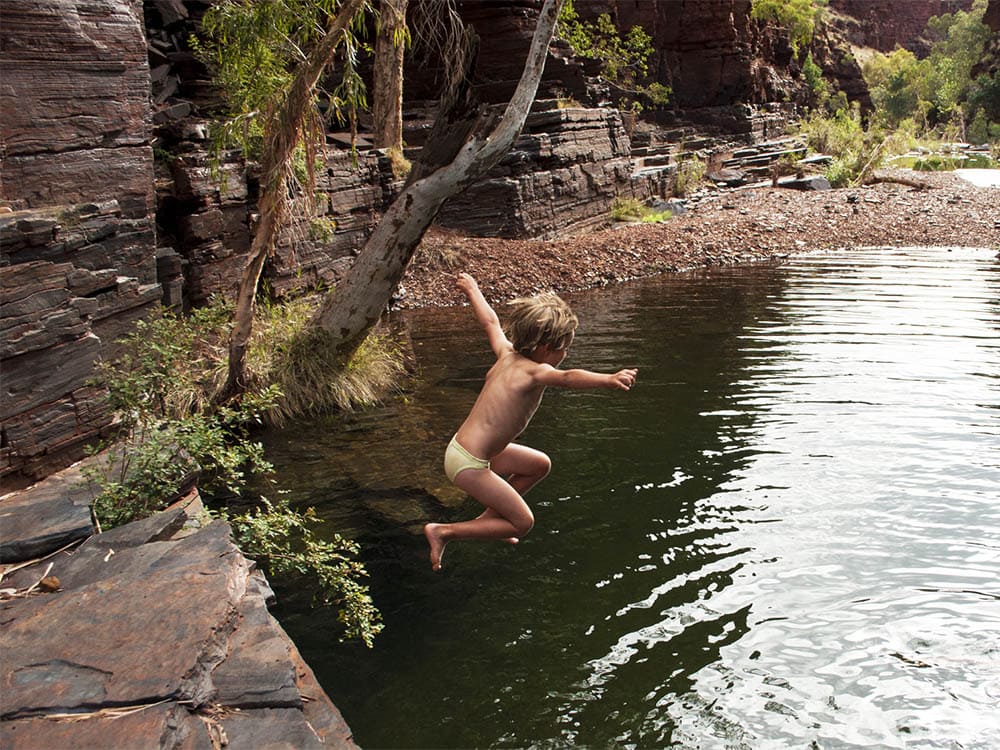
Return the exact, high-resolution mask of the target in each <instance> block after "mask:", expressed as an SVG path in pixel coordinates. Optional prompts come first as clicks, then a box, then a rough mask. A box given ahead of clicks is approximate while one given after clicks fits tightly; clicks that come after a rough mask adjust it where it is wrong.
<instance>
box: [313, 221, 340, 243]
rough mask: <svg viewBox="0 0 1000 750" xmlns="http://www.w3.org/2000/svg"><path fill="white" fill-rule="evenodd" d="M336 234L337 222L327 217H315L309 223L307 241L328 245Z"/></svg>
mask: <svg viewBox="0 0 1000 750" xmlns="http://www.w3.org/2000/svg"><path fill="white" fill-rule="evenodd" d="M336 233H337V222H336V221H335V220H334V219H332V218H330V217H329V216H317V217H315V218H314V219H312V220H310V222H309V239H311V240H312V241H313V242H323V243H330V242H333V238H334V236H335V235H336Z"/></svg>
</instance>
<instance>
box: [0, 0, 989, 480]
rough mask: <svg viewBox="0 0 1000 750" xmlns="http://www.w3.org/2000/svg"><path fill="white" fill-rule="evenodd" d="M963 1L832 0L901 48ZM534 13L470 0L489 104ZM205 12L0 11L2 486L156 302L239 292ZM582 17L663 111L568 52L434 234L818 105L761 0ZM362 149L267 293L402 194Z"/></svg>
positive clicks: (80, 418)
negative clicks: (647, 74) (631, 54)
mask: <svg viewBox="0 0 1000 750" xmlns="http://www.w3.org/2000/svg"><path fill="white" fill-rule="evenodd" d="M993 1H994V3H995V2H996V0H993ZM886 2H888V0H886ZM970 2H971V0H909V1H908V2H906V3H903V4H902V5H904V6H905V9H906V10H905V12H899V11H898V8H897V12H894V13H888V12H886V13H884V14H882V16H881V17H879V18H874V19H873V18H872V17H871V8H872V5H874V4H878V3H882V0H833V5H832V7H833V8H834V9H835V11H836V13H838V14H841V15H842V16H844V17H848V14H854V15H855V16H856V17H857V18H859V19H862V20H864V21H865V23H867V24H868V26H867V27H866V28H868V29H869V32H867V33H871V34H877V39H876V37H872V38H873V39H876V41H878V43H880V44H888V43H889V41H890V40H905V39H906V38H908V37H907V35H910V34H913V33H916V32H915V31H914V29H922V25H923V24H924V23H926V18H927V17H929V16H930V15H932V14H934V13H938V12H942V11H944V10H947V9H951V8H953V7H966V6H968V4H969V3H970ZM882 4H883V5H884V4H885V3H882ZM540 5H541V2H540V0H509V1H508V2H488V1H486V0H482V1H480V2H473V1H471V0H466V1H465V2H462V3H460V4H459V7H460V9H461V13H462V15H463V17H464V18H465V20H466V21H467V22H469V23H471V24H472V25H473V26H474V27H475V28H476V29H477V31H478V33H479V36H480V40H481V41H480V51H479V61H478V65H477V68H476V79H475V83H476V89H477V91H478V92H479V94H480V96H481V98H482V100H483V101H485V102H500V101H504V100H505V99H506V97H507V96H509V94H510V92H511V91H512V90H513V88H514V86H515V85H516V82H517V80H518V78H519V76H520V73H521V65H522V61H523V59H524V56H525V53H526V51H527V49H528V46H529V43H530V37H531V34H532V32H533V30H534V24H535V18H536V17H537V13H538V9H539V7H540ZM896 5H898V4H896ZM209 6H210V3H209V2H208V0H146V1H145V2H139V0H22V1H19V2H14V0H2V7H3V24H2V25H0V74H2V78H3V85H2V87H0V105H2V108H3V121H2V123H0V127H2V132H0V136H2V139H3V144H4V150H3V152H2V155H0V158H2V170H0V180H2V182H0V212H4V211H5V213H0V264H2V292H0V294H2V297H0V302H2V310H0V329H2V351H0V355H2V363H0V364H2V367H3V370H4V379H3V384H2V388H3V393H2V395H3V402H2V405H0V420H2V431H0V477H3V479H4V480H5V482H7V483H8V484H13V485H14V486H16V485H19V484H24V483H28V482H30V481H33V480H35V479H37V478H38V477H41V476H45V475H46V474H48V473H50V472H51V471H53V470H54V469H56V468H59V467H60V466H63V465H66V464H67V463H69V462H70V461H72V460H73V459H75V458H77V457H79V456H80V455H81V454H82V451H83V447H84V445H85V444H86V443H87V442H88V441H92V440H93V439H94V438H96V437H98V436H100V435H102V434H104V433H105V432H106V430H107V427H108V422H109V414H108V413H107V411H106V409H105V407H104V405H103V400H102V398H101V392H100V391H99V389H95V388H93V387H91V386H89V385H88V381H89V379H90V378H91V376H92V375H93V373H94V365H95V363H96V362H97V361H98V360H99V359H100V358H102V357H108V356H109V355H111V354H113V353H114V341H115V339H116V338H117V337H118V336H120V335H121V334H122V333H123V332H125V331H126V330H127V329H128V327H129V326H130V324H131V322H132V321H133V320H134V319H136V318H138V317H141V316H144V315H146V314H148V312H149V311H150V310H151V309H153V308H154V307H155V306H156V305H158V304H159V303H160V302H163V303H165V304H168V305H173V306H178V307H186V306H190V305H200V304H203V303H205V302H206V301H207V300H208V299H209V298H210V297H212V296H213V295H216V294H221V295H228V294H231V293H232V291H233V290H234V289H235V286H236V284H237V280H238V276H239V272H240V269H241V268H242V266H243V264H244V261H245V258H246V253H247V251H248V249H249V245H250V239H251V237H252V232H253V226H254V222H255V220H256V214H255V211H256V208H255V202H256V196H257V192H258V175H257V172H256V167H255V165H254V164H252V163H247V162H246V161H245V159H244V158H243V157H242V155H241V154H239V153H235V152H233V153H228V154H225V155H224V156H223V159H222V162H221V164H220V165H219V167H220V171H221V175H222V179H219V175H218V174H214V173H213V170H212V167H211V156H210V150H211V147H210V142H209V136H208V123H209V121H210V120H211V118H212V117H214V116H215V115H216V114H217V112H218V108H219V97H218V93H217V92H216V91H214V90H213V89H212V86H211V84H210V81H209V76H208V73H207V71H206V70H205V69H204V66H203V65H201V63H200V62H199V61H198V60H197V59H196V57H195V56H194V54H192V50H191V49H190V45H189V41H188V40H189V37H190V35H191V34H192V33H194V32H195V31H196V30H197V28H198V24H199V20H200V18H201V17H202V15H203V14H204V12H205V10H206V9H207V8H208V7H209ZM576 7H577V9H578V11H579V12H580V14H581V16H582V17H584V18H594V17H596V15H597V14H599V13H604V12H606V13H609V14H610V15H611V16H612V17H613V19H614V21H615V22H616V23H617V24H618V25H619V27H620V28H622V29H625V30H627V29H628V28H629V27H631V26H632V25H635V24H640V25H642V26H643V27H644V28H645V29H646V30H647V32H648V33H649V34H650V35H651V36H652V37H653V46H654V53H653V56H652V59H651V61H650V70H651V72H652V73H653V74H654V75H655V77H656V78H657V79H658V80H659V81H661V82H662V83H665V84H667V85H669V86H671V88H672V90H673V93H672V99H671V102H670V104H668V105H667V106H666V107H665V108H662V109H659V110H655V109H649V110H647V111H646V112H645V113H644V115H643V119H644V120H645V122H644V123H639V125H641V127H640V126H639V125H637V124H636V122H635V118H633V117H631V116H630V115H629V116H624V115H622V114H621V113H620V112H618V111H617V110H616V109H614V108H613V107H610V106H608V105H609V104H610V103H613V95H612V92H611V90H610V88H609V87H608V86H607V84H606V83H604V82H602V81H601V80H600V79H599V78H598V77H597V72H598V65H597V64H596V63H595V62H594V61H588V60H580V59H576V58H574V57H573V56H572V54H571V53H570V51H569V50H568V49H567V48H566V46H565V45H561V44H558V43H557V44H554V45H553V54H551V55H550V57H549V61H548V63H547V65H546V70H545V75H544V78H543V81H542V84H541V86H540V89H539V99H540V100H541V101H540V102H539V103H538V106H537V108H536V110H537V111H535V112H533V113H532V114H531V115H530V117H529V120H528V123H527V125H526V127H525V131H524V133H523V134H522V135H521V137H520V138H519V139H518V141H517V143H516V144H515V146H514V148H513V150H512V151H511V153H510V154H508V155H507V157H505V158H504V159H503V160H502V162H501V163H500V164H498V165H497V167H496V168H495V169H494V170H493V171H492V172H491V173H490V174H489V175H487V176H486V177H485V178H484V179H483V180H482V181H481V182H480V183H479V184H478V185H476V186H474V187H473V188H472V189H470V190H469V191H467V192H466V193H465V194H463V195H462V196H459V197H457V198H456V199H454V200H453V201H452V202H450V203H449V204H448V205H447V206H446V208H445V209H444V210H443V211H442V212H441V214H440V217H439V223H440V224H442V225H443V226H447V227H452V228H454V229H456V230H458V231H462V232H468V233H473V234H481V235H492V236H507V237H549V236H553V235H556V234H559V233H566V232H583V231H588V230H590V229H593V228H595V227H597V226H599V225H600V224H602V223H603V222H605V221H606V220H607V217H608V215H609V209H610V207H611V204H612V202H613V200H614V199H615V197H616V196H619V195H627V196H631V197H636V198H640V199H644V198H647V197H651V196H657V195H664V194H666V193H668V192H669V190H670V188H671V185H672V179H673V178H672V171H671V170H672V166H671V160H672V159H673V156H674V154H675V152H677V151H678V150H679V149H681V148H685V149H699V148H703V146H701V145H697V144H703V143H705V141H704V139H702V138H701V137H700V135H701V134H702V133H712V134H715V135H716V136H717V137H718V138H720V139H721V141H722V142H724V143H725V142H729V143H732V144H739V143H745V142H748V141H754V140H761V139H766V138H769V137H771V136H774V135H776V134H779V133H781V132H782V129H783V127H784V124H785V122H786V121H787V118H788V117H789V116H790V115H791V114H792V113H793V112H794V110H795V106H796V104H795V103H796V102H800V101H804V100H805V96H806V93H807V92H806V84H805V82H804V81H803V76H802V75H801V71H800V70H799V68H798V63H797V61H796V59H795V57H794V56H793V54H792V50H791V45H790V43H789V40H788V37H787V33H785V32H783V31H782V30H781V29H779V28H777V27H776V26H775V25H774V24H766V23H761V22H758V21H755V20H754V19H753V18H752V17H751V14H750V0H672V1H671V2H657V0H577V3H576ZM862 25H864V24H862ZM846 44H847V43H846V42H845V41H844V40H843V39H841V38H839V37H837V36H836V35H835V34H834V32H832V31H828V32H824V34H822V35H820V36H819V37H818V38H817V41H816V42H815V43H814V54H815V56H816V57H817V59H818V60H820V61H821V64H822V66H823V67H824V70H825V71H826V73H827V74H828V75H829V76H830V77H831V79H833V80H835V81H836V85H837V86H838V87H839V88H840V89H841V90H843V91H845V92H846V93H847V94H848V95H849V96H850V97H851V98H853V99H859V100H862V101H864V99H865V97H866V96H867V93H866V91H865V89H864V86H863V82H862V81H861V80H860V73H859V71H858V69H857V65H856V63H853V58H852V56H851V55H850V54H849V52H850V51H849V48H847V47H846ZM439 67H440V66H435V64H434V62H433V60H430V61H428V60H425V59H418V58H416V57H411V60H410V63H409V64H408V66H407V75H406V84H405V87H404V91H405V94H406V100H405V102H404V110H405V111H404V118H405V119H404V127H405V128H406V135H405V137H406V140H407V143H408V144H409V145H410V147H411V150H412V151H415V150H416V149H418V148H419V145H420V143H421V142H422V138H423V137H425V135H426V132H427V130H428V128H429V123H430V117H431V115H432V113H433V105H434V101H433V99H434V97H436V96H437V85H438V83H439V78H440V76H439V75H438V68H439ZM567 102H568V103H569V104H570V106H566V104H567ZM362 124H364V123H362ZM348 142H349V135H348V134H347V133H336V132H332V133H330V134H329V136H328V147H329V148H328V150H327V157H326V158H327V162H326V169H325V170H322V171H321V175H320V181H319V185H318V186H317V187H318V191H319V193H320V198H321V200H320V206H321V208H320V215H319V216H318V217H316V218H315V219H312V220H310V221H309V222H303V223H300V224H299V225H297V226H293V227H291V228H290V229H289V230H288V231H287V232H286V233H285V234H284V236H282V238H281V239H280V241H279V244H278V249H277V252H276V254H275V256H274V257H273V258H272V259H271V260H270V261H269V262H268V265H267V268H266V269H265V277H266V279H267V283H268V285H269V287H270V288H271V289H272V290H273V291H274V292H275V293H276V294H279V295H280V294H284V293H288V292H291V291H294V290H297V289H301V288H303V287H309V286H315V285H316V284H320V283H322V284H331V283H336V281H337V280H338V279H339V278H340V277H341V276H342V274H343V273H344V271H345V270H346V269H347V268H348V267H349V266H350V264H351V262H352V259H353V257H354V256H355V254H356V253H357V252H358V250H359V249H360V248H361V247H362V245H363V244H364V242H365V239H366V238H367V236H368V234H369V233H370V232H371V230H372V228H373V227H374V225H375V223H376V221H377V220H378V217H379V215H380V214H381V212H382V211H383V210H384V209H385V207H386V206H387V205H388V203H389V202H390V201H391V200H392V198H393V197H394V195H395V193H396V191H397V190H398V189H399V180H398V179H397V178H396V177H395V176H394V175H393V172H392V169H391V166H390V164H389V160H388V159H387V158H386V157H385V155H384V154H382V153H381V152H379V151H378V150H374V149H371V148H370V144H368V143H367V141H366V138H365V132H364V129H362V132H361V133H360V137H359V140H358V151H357V153H354V154H352V153H351V152H350V150H349V149H348V148H346V146H347V143H348ZM682 142H683V143H682ZM693 144H694V145H693ZM411 155H413V154H411Z"/></svg>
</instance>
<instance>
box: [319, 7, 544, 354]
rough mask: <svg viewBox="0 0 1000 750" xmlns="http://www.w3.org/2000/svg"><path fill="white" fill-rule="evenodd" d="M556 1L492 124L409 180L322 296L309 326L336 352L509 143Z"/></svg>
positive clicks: (367, 322) (540, 63)
mask: <svg viewBox="0 0 1000 750" xmlns="http://www.w3.org/2000/svg"><path fill="white" fill-rule="evenodd" d="M562 4H563V0H545V5H544V6H543V7H542V11H541V14H540V15H539V18H538V25H537V26H536V28H535V35H534V38H533V39H532V42H531V49H530V51H529V53H528V60H527V62H526V63H525V66H524V72H523V73H522V75H521V80H520V82H519V83H518V85H517V89H516V90H515V92H514V95H513V97H512V98H511V100H510V102H509V103H508V105H507V108H506V110H505V111H504V114H503V117H502V118H501V119H500V121H499V122H498V123H497V125H496V127H494V128H486V129H485V132H474V133H473V135H472V136H471V137H470V138H469V140H467V141H466V142H465V143H464V145H462V147H461V148H460V149H459V150H458V152H457V153H456V154H455V156H454V158H453V159H452V160H451V161H450V162H449V163H446V164H445V165H444V166H441V167H440V168H438V169H435V170H434V171H432V172H431V173H430V174H427V175H426V176H420V177H418V178H417V179H416V180H414V181H412V182H411V183H410V184H408V185H407V186H406V187H405V188H404V189H403V191H402V192H401V193H400V194H399V197H397V198H396V200H395V201H394V202H393V204H392V205H391V206H390V207H389V209H388V210H387V211H386V213H385V214H384V215H383V217H382V220H381V221H379V223H378V226H377V227H376V228H375V231H374V232H373V233H372V235H371V237H369V239H368V241H367V242H366V243H365V246H364V248H363V250H362V251H361V254H360V255H359V256H358V258H357V259H356V260H355V261H354V265H353V266H351V270H350V271H349V272H348V274H347V276H346V277H345V278H344V279H343V280H342V281H341V282H340V283H339V284H338V285H337V288H336V289H334V290H333V291H332V292H330V293H329V294H328V295H327V296H326V298H325V299H324V300H323V304H322V306H321V307H320V309H319V311H318V312H317V313H316V316H315V317H314V318H313V324H314V325H316V326H318V327H320V328H322V329H323V330H325V331H327V332H328V333H329V334H330V335H331V336H332V337H333V342H334V345H335V346H336V347H337V350H338V352H339V353H340V354H341V355H343V356H345V357H346V356H349V355H350V354H351V353H353V352H354V350H355V349H356V348H357V347H358V345H359V344H360V343H361V341H362V340H363V339H364V337H365V335H366V334H367V333H368V332H369V331H370V330H371V328H372V327H373V326H374V325H375V324H376V323H377V322H378V320H379V318H380V317H381V315H382V312H383V311H384V310H385V308H386V305H387V304H388V302H389V300H390V298H391V297H392V293H393V292H394V291H395V289H396V287H397V286H398V285H399V281H400V279H402V277H403V273H404V272H405V271H406V266H407V264H408V263H409V262H410V259H411V258H412V257H413V252H414V251H415V250H416V247H417V245H418V244H419V243H420V239H421V238H422V237H423V235H424V232H425V231H426V230H427V227H428V226H429V225H430V223H431V222H432V221H433V220H434V217H435V216H436V215H437V213H438V211H439V210H440V209H441V206H442V205H443V204H444V202H445V201H446V200H448V199H449V198H450V197H452V196H453V195H455V194H457V193H459V192H460V191H462V190H464V189H466V188H467V187H468V186H469V185H471V184H472V183H473V182H475V181H476V180H477V179H478V178H479V177H481V176H482V175H483V174H484V173H485V172H487V171H488V170H489V169H490V168H491V167H492V166H493V165H494V164H496V163H497V162H498V161H499V160H500V159H501V158H502V157H503V155H504V154H506V153H507V151H509V150H510V147H511V146H512V145H513V144H514V141H515V140H516V138H517V136H518V134H519V133H520V132H521V128H522V127H523V126H524V121H525V119H526V118H527V116H528V111H529V109H530V108H531V103H532V102H533V101H534V98H535V92H536V91H537V90H538V82H539V80H540V79H541V76H542V70H543V69H544V67H545V59H546V56H547V55H548V49H549V43H550V42H551V40H552V34H553V31H554V29H555V24H556V19H557V18H558V17H559V10H560V8H561V7H562ZM445 115H446V113H441V114H439V118H441V117H444V116H445ZM426 148H427V147H425V149H426ZM422 160H423V155H422V156H421V161H422ZM420 167H421V164H420V161H418V163H417V165H415V167H414V170H415V171H416V172H418V173H419V172H421V169H420Z"/></svg>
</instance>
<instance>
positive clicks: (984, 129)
mask: <svg viewBox="0 0 1000 750" xmlns="http://www.w3.org/2000/svg"><path fill="white" fill-rule="evenodd" d="M985 10H986V0H976V1H975V2H974V4H973V7H972V9H971V10H970V11H968V12H965V11H958V12H956V13H950V14H945V15H942V16H937V17H934V18H931V19H930V21H929V22H928V25H927V31H928V35H929V36H930V37H931V38H932V39H934V40H935V41H934V42H933V44H932V46H931V50H930V54H928V56H927V57H925V58H923V59H918V58H917V57H916V56H915V55H914V54H913V53H912V52H910V51H909V50H905V49H896V50H895V51H893V52H891V53H888V54H878V55H875V56H874V57H873V58H872V59H870V60H868V61H867V62H866V63H865V64H864V65H863V66H862V73H863V74H864V77H865V80H866V82H867V83H868V88H869V90H870V91H871V96H872V103H873V104H874V106H875V115H876V118H877V119H878V121H879V122H880V123H881V124H883V125H885V126H886V127H889V128H899V127H906V126H907V121H911V120H912V121H913V122H914V123H915V125H916V127H917V129H919V130H920V131H923V132H929V131H932V130H934V129H935V128H939V129H942V133H941V134H942V135H947V136H951V137H952V138H964V137H968V134H967V133H965V132H964V131H965V125H966V124H967V123H969V124H972V123H977V128H976V130H978V133H977V132H975V131H974V132H973V135H976V136H978V137H977V138H976V140H979V141H985V140H988V139H990V137H991V126H992V125H997V124H998V123H1000V75H998V74H994V75H993V76H988V75H985V74H984V75H980V76H979V77H977V78H973V76H972V69H973V68H974V66H975V65H976V63H978V62H979V60H980V59H981V56H982V53H983V48H984V46H985V44H986V42H987V40H988V39H989V37H990V30H989V28H988V27H987V26H986V25H985V24H984V23H983V22H982V18H983V14H984V13H985ZM997 130H1000V127H998V128H997ZM945 131H950V132H947V133H945ZM998 134H1000V133H998Z"/></svg>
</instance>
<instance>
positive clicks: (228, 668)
mask: <svg viewBox="0 0 1000 750" xmlns="http://www.w3.org/2000/svg"><path fill="white" fill-rule="evenodd" d="M261 583H262V582H261V579H259V578H257V577H254V578H252V579H251V583H250V587H251V588H253V589H256V591H255V593H257V594H258V595H256V596H248V597H245V598H244V599H243V601H242V602H240V606H239V624H238V627H237V630H236V632H235V633H234V634H233V637H232V638H231V639H230V641H229V655H228V656H227V657H226V659H225V661H223V662H222V664H220V665H219V666H218V667H217V668H216V669H215V671H214V672H213V673H212V682H213V683H214V684H215V688H216V690H217V693H216V697H215V700H216V701H217V702H219V703H222V704H223V705H225V706H231V707H235V708H241V709H245V708H262V707H271V708H276V707H288V708H301V707H302V697H301V696H300V695H299V690H298V687H297V686H296V684H295V667H294V664H293V663H292V660H291V658H290V652H289V649H290V647H291V643H290V641H289V640H288V636H287V635H285V632H284V631H283V630H282V629H281V628H280V627H279V626H278V623H277V622H276V621H275V619H274V618H273V617H271V615H270V613H269V612H268V611H267V605H266V604H265V603H264V601H265V599H266V597H267V595H269V594H270V588H269V587H267V585H266V583H263V587H264V588H259V586H260V585H261Z"/></svg>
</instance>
